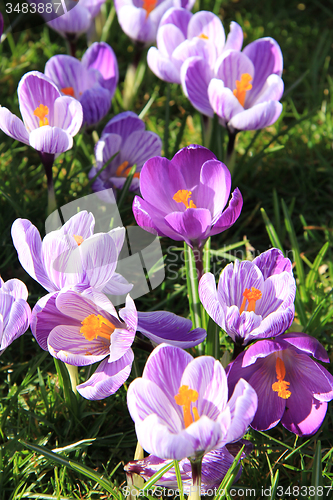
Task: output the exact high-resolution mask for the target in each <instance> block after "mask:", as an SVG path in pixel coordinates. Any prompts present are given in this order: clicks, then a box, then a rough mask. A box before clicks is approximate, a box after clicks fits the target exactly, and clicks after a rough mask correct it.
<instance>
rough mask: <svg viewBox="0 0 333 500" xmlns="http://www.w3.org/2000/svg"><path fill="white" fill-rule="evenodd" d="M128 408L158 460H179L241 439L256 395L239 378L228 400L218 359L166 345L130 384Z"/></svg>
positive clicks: (141, 439) (147, 447) (145, 444)
mask: <svg viewBox="0 0 333 500" xmlns="http://www.w3.org/2000/svg"><path fill="white" fill-rule="evenodd" d="M127 404H128V409H129V412H130V414H131V417H132V419H133V420H134V422H135V429H136V433H137V437H138V441H139V443H140V444H141V446H142V447H143V448H144V449H145V450H146V451H147V452H148V453H151V454H153V455H156V456H158V457H160V458H163V459H171V458H172V459H177V460H181V459H183V458H185V457H188V458H195V457H199V456H202V455H203V454H204V453H207V452H209V451H211V450H213V449H215V448H221V447H222V446H224V445H226V444H227V443H230V442H232V441H236V440H237V439H240V438H241V437H242V436H243V435H244V433H245V432H246V429H247V427H248V425H249V424H250V422H251V421H252V418H253V416H254V414H255V412H256V409H257V395H256V393H255V391H254V390H253V389H252V387H251V386H250V385H249V384H248V383H247V382H245V381H244V380H240V381H239V382H238V384H237V385H236V387H235V390H234V392H233V394H232V396H231V398H230V399H229V401H228V390H227V378H226V374H225V371H224V369H223V367H222V365H221V363H220V362H219V361H217V360H215V359H214V358H213V357H210V356H201V357H198V358H193V357H192V356H191V355H190V354H188V353H187V352H186V351H184V350H182V349H179V348H177V347H173V346H168V345H166V344H162V345H160V346H158V347H157V348H156V349H154V351H153V352H152V354H151V355H150V356H149V358H148V360H147V363H146V366H145V368H144V371H143V374H142V378H137V379H135V380H134V381H133V382H132V383H131V385H130V386H129V388H128V392H127Z"/></svg>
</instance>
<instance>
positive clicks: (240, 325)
mask: <svg viewBox="0 0 333 500" xmlns="http://www.w3.org/2000/svg"><path fill="white" fill-rule="evenodd" d="M295 294H296V285H295V279H294V277H293V274H292V270H291V262H290V260H289V259H286V258H284V257H283V254H282V252H281V251H280V250H278V249H276V248H271V249H270V250H267V252H264V253H262V254H261V255H259V256H258V257H256V258H255V259H254V260H253V261H252V262H251V261H242V262H240V261H235V262H234V263H233V264H228V265H227V266H226V267H225V268H224V269H223V271H222V272H221V275H220V278H219V283H218V287H217V290H216V285H215V277H214V275H213V274H212V273H206V274H204V275H203V277H202V278H201V280H200V283H199V296H200V300H201V302H202V304H203V306H204V308H205V309H206V311H207V312H208V314H209V315H210V317H211V318H212V319H213V320H214V321H215V323H217V324H218V325H219V326H220V327H221V328H223V330H225V331H226V332H227V334H228V335H230V337H231V338H232V339H233V341H234V342H235V343H237V344H240V345H242V344H244V345H245V344H247V343H248V342H249V341H251V340H254V339H262V338H267V337H272V336H276V335H280V334H281V333H283V332H285V331H286V330H287V329H288V328H289V327H290V325H291V323H292V321H293V318H294V311H295V309H294V300H295Z"/></svg>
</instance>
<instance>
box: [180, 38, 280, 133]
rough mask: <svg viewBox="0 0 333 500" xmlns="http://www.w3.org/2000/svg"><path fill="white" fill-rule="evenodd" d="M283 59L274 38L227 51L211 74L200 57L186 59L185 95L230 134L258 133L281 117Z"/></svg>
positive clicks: (206, 63)
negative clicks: (217, 119)
mask: <svg viewBox="0 0 333 500" xmlns="http://www.w3.org/2000/svg"><path fill="white" fill-rule="evenodd" d="M282 69H283V58H282V53H281V49H280V47H279V45H278V44H277V42H276V41H275V40H273V39H272V38H269V37H267V38H260V39H259V40H255V41H254V42H252V43H250V44H249V45H247V47H245V49H244V50H243V51H242V52H240V51H239V50H227V51H224V52H223V53H222V54H221V56H220V57H219V58H218V59H217V61H216V63H215V67H214V70H212V68H211V66H210V65H209V63H208V61H207V60H205V59H204V58H203V57H201V56H194V57H190V58H189V59H187V60H186V61H185V62H184V64H183V66H182V68H181V82H182V86H183V90H184V93H185V95H186V96H187V97H188V98H189V100H190V101H191V103H192V105H193V106H194V107H195V108H196V109H198V110H199V111H200V112H201V113H203V114H204V115H207V116H211V117H212V116H213V115H214V113H216V114H217V115H218V117H219V121H220V123H221V125H223V126H224V127H227V128H228V130H229V131H230V132H231V133H235V132H237V131H238V130H257V129H260V128H263V127H267V126H268V125H271V124H272V123H274V122H275V121H276V120H277V119H278V117H279V116H280V114H281V111H282V104H281V103H280V102H278V101H279V99H280V98H281V96H282V94H283V88H284V86H283V81H282V80H281V74H282Z"/></svg>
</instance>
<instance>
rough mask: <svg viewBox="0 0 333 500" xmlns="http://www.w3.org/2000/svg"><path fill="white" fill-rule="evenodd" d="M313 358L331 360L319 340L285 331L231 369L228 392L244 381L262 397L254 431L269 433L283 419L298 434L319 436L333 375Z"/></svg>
mask: <svg viewBox="0 0 333 500" xmlns="http://www.w3.org/2000/svg"><path fill="white" fill-rule="evenodd" d="M311 356H313V357H314V358H316V359H318V360H320V361H323V362H324V363H328V362H329V357H328V355H327V352H326V351H325V349H324V347H323V346H322V345H321V344H320V343H319V342H318V340H316V339H315V338H313V337H310V336H309V335H306V334H305V333H286V334H284V335H280V336H279V337H277V338H276V339H267V340H261V341H258V342H256V343H255V344H254V345H251V346H250V347H249V348H248V349H247V350H246V351H245V352H243V353H241V354H240V355H239V356H237V358H236V359H235V361H234V362H233V363H231V365H229V367H228V386H229V390H231V391H232V390H233V388H234V387H235V384H237V382H238V380H239V379H240V378H243V379H245V380H247V381H248V382H249V384H251V386H252V387H253V388H254V389H255V390H256V393H257V395H258V410H257V412H256V415H255V417H254V419H253V421H252V423H251V426H252V427H253V428H254V429H257V430H260V431H264V430H267V429H271V428H272V427H274V426H275V425H277V424H278V422H280V421H281V423H282V425H283V426H284V427H285V428H286V429H288V430H289V431H291V432H294V433H295V434H298V435H299V436H302V435H307V434H314V433H315V432H317V430H318V429H319V427H320V426H321V424H322V422H323V420H324V418H325V415H326V411H327V402H328V401H331V400H332V399H333V377H332V375H331V374H330V373H329V372H328V371H327V370H326V369H325V368H324V367H323V366H321V365H320V364H319V363H318V362H317V361H315V360H313V359H312V358H311Z"/></svg>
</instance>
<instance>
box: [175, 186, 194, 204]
mask: <svg viewBox="0 0 333 500" xmlns="http://www.w3.org/2000/svg"><path fill="white" fill-rule="evenodd" d="M191 196H192V191H188V190H187V189H179V191H177V193H176V194H175V195H174V197H173V200H175V201H176V202H177V203H184V205H185V208H186V209H187V208H197V206H196V205H195V204H194V203H193V201H192V200H190V204H189V203H188V200H189V198H190V197H191Z"/></svg>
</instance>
